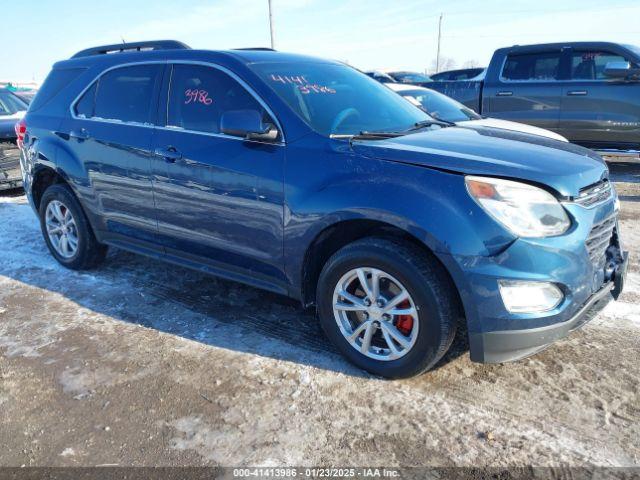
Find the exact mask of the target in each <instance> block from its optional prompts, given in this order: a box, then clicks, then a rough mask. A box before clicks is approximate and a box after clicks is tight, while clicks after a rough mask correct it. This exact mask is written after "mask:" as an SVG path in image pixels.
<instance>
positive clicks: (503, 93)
mask: <svg viewBox="0 0 640 480" xmlns="http://www.w3.org/2000/svg"><path fill="white" fill-rule="evenodd" d="M496 95H497V96H498V97H510V96H511V95H513V92H508V91H504V90H503V91H502V92H498V93H496Z"/></svg>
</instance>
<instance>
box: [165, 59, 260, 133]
mask: <svg viewBox="0 0 640 480" xmlns="http://www.w3.org/2000/svg"><path fill="white" fill-rule="evenodd" d="M233 110H255V111H257V112H259V114H260V115H261V117H262V119H263V121H264V122H272V120H271V119H270V118H269V116H268V114H267V113H266V111H265V109H264V108H263V107H262V105H261V104H260V103H259V102H258V101H257V100H256V99H255V98H254V97H253V96H252V95H251V94H250V93H249V92H248V91H247V90H246V89H245V88H244V87H243V86H242V85H240V84H239V83H238V82H237V81H236V80H235V79H233V78H231V77H230V76H229V75H227V74H226V73H224V72H223V71H221V70H218V69H216V68H213V67H206V66H202V65H180V64H177V65H174V66H173V73H172V76H171V86H170V91H169V103H168V106H167V125H168V126H171V127H178V128H184V129H185V130H194V131H198V132H206V133H220V119H221V117H222V115H223V114H224V113H225V112H229V111H233Z"/></svg>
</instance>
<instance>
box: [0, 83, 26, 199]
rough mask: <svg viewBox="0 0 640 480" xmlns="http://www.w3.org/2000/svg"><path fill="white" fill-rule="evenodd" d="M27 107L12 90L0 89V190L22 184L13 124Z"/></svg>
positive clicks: (10, 188)
mask: <svg viewBox="0 0 640 480" xmlns="http://www.w3.org/2000/svg"><path fill="white" fill-rule="evenodd" d="M27 108H28V106H27V104H26V103H25V102H24V101H22V100H21V99H20V98H19V97H17V96H16V95H14V94H13V93H12V92H10V91H9V90H5V89H0V191H4V190H12V189H15V188H19V187H20V186H22V174H21V172H20V151H19V150H18V147H17V146H16V144H15V141H16V130H15V125H16V123H17V122H18V121H19V120H20V119H21V118H22V117H24V114H25V113H26V110H27Z"/></svg>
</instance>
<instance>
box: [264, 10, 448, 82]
mask: <svg viewBox="0 0 640 480" xmlns="http://www.w3.org/2000/svg"><path fill="white" fill-rule="evenodd" d="M269 3H271V0H269ZM441 39H442V13H441V14H440V19H439V20H438V53H436V73H438V72H439V71H440V40H441Z"/></svg>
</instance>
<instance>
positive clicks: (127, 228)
mask: <svg viewBox="0 0 640 480" xmlns="http://www.w3.org/2000/svg"><path fill="white" fill-rule="evenodd" d="M163 71H164V64H159V63H150V64H139V65H132V66H126V67H118V68H115V69H113V70H110V71H107V72H106V73H104V74H103V75H102V76H101V77H100V78H99V79H98V80H97V81H96V82H94V83H93V84H92V85H91V86H90V87H89V88H88V89H87V90H86V91H85V92H84V93H83V94H82V96H81V97H80V99H79V100H78V101H77V102H76V103H75V104H74V105H73V106H72V111H73V118H72V119H71V120H69V124H68V125H67V127H66V128H65V129H64V131H66V132H69V140H68V142H69V148H70V150H71V151H72V152H73V154H74V156H75V157H76V158H78V159H80V161H81V162H82V163H83V164H84V167H85V169H86V172H87V174H88V177H89V182H90V185H89V188H88V190H87V191H86V192H83V196H84V198H85V200H86V202H85V203H86V207H87V208H88V209H89V210H90V211H91V213H94V214H95V215H96V218H98V219H100V223H101V224H99V225H98V228H100V229H101V230H103V231H104V238H105V239H109V240H111V241H114V242H118V241H123V242H127V243H137V244H139V245H140V246H143V247H144V246H151V245H152V244H153V243H155V242H156V241H157V237H156V234H157V222H156V218H155V206H154V199H153V191H152V186H151V177H150V175H151V161H152V160H153V159H154V157H153V155H152V153H151V144H152V138H153V125H152V121H153V118H154V117H155V111H156V109H157V98H158V94H159V89H160V86H161V81H162V74H163Z"/></svg>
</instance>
